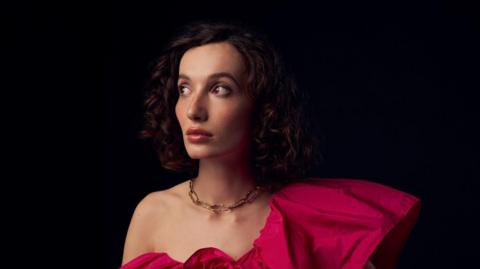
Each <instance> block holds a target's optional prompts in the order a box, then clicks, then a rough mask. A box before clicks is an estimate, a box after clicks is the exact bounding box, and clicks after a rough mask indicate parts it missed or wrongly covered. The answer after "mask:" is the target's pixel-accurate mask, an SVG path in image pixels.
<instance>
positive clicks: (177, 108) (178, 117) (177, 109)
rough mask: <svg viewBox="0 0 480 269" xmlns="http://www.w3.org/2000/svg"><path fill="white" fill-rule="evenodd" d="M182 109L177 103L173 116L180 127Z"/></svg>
mask: <svg viewBox="0 0 480 269" xmlns="http://www.w3.org/2000/svg"><path fill="white" fill-rule="evenodd" d="M182 111H183V110H182V107H181V105H180V104H179V103H177V104H176V105H175V116H176V117H177V120H178V122H179V123H180V126H182Z"/></svg>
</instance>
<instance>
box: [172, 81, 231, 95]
mask: <svg viewBox="0 0 480 269" xmlns="http://www.w3.org/2000/svg"><path fill="white" fill-rule="evenodd" d="M218 87H222V88H224V89H226V90H227V93H226V94H223V95H221V96H227V95H230V92H231V91H232V89H230V87H227V86H224V85H221V84H219V85H215V86H214V87H213V89H216V88H218ZM182 88H185V86H184V85H179V86H178V93H179V94H180V95H182Z"/></svg>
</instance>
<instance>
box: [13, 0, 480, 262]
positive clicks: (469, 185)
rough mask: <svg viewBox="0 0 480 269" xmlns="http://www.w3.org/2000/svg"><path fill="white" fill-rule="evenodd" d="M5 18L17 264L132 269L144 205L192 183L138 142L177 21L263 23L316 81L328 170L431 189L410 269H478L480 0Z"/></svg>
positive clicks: (104, 10) (51, 8) (158, 6)
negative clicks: (479, 4) (158, 65)
mask: <svg viewBox="0 0 480 269" xmlns="http://www.w3.org/2000/svg"><path fill="white" fill-rule="evenodd" d="M4 12H5V13H6V15H7V16H6V18H7V22H8V23H7V24H6V25H7V28H8V30H10V29H13V38H12V39H10V38H6V40H7V41H6V42H5V43H6V44H7V50H6V54H7V55H6V59H7V61H6V63H7V72H6V73H4V74H6V78H7V82H12V83H11V85H12V86H9V87H8V88H6V89H11V90H8V91H6V92H8V93H9V94H11V95H12V96H11V97H10V96H9V98H8V99H4V100H6V104H5V106H4V108H6V109H5V112H4V115H5V116H6V118H7V119H6V120H5V125H6V128H5V130H6V131H8V132H5V133H7V135H8V134H13V137H14V138H17V140H16V141H18V142H15V143H14V142H12V143H10V142H9V141H10V140H7V139H5V140H4V141H5V142H7V146H10V147H7V148H8V149H11V151H9V152H8V154H9V155H8V156H9V158H8V160H9V161H10V160H13V161H18V163H19V165H18V167H17V166H13V165H9V163H8V165H7V167H6V168H13V171H12V172H13V173H10V175H11V176H9V177H8V178H9V179H10V180H7V181H6V182H7V183H13V184H14V186H15V187H17V186H18V187H17V188H15V189H14V190H15V192H14V191H12V192H11V194H14V197H15V198H16V199H9V203H7V205H8V206H7V209H8V210H7V211H6V214H8V215H7V216H8V220H12V222H8V223H12V224H13V225H12V226H13V228H18V229H17V230H15V231H18V232H8V233H6V234H7V235H8V236H10V237H12V239H13V240H11V241H12V243H11V249H12V250H14V251H13V252H14V253H17V254H20V255H21V256H22V257H24V259H21V260H16V261H20V262H22V263H27V262H32V263H33V264H35V265H39V264H40V265H42V264H49V265H58V266H59V267H64V268H65V267H70V268H72V267H79V268H117V267H118V266H119V265H120V262H121V255H122V249H123V240H124V236H125V233H126V229H127V227H128V222H129V220H130V217H131V213H132V212H133V209H134V207H135V205H136V203H138V201H139V200H140V199H141V198H142V197H143V196H144V195H146V194H147V193H148V192H151V191H155V190H159V189H163V188H166V187H169V186H172V185H174V184H176V183H179V182H180V181H183V180H185V177H183V176H182V175H175V174H171V173H168V172H167V171H164V170H163V169H161V168H160V166H159V163H158V161H157V160H156V159H155V154H154V153H153V151H152V149H151V147H150V145H149V144H148V142H141V141H139V140H137V139H136V138H135V135H136V134H137V132H138V131H139V128H140V126H141V121H142V96H143V86H144V82H145V79H146V77H147V75H148V73H147V71H148V66H149V64H150V63H151V62H152V61H153V60H154V59H155V57H157V56H158V55H159V53H160V48H161V47H162V46H163V45H164V43H165V41H166V40H167V38H168V37H169V36H170V35H171V34H173V33H174V30H175V29H176V28H177V27H178V26H180V25H182V24H184V23H187V22H189V21H192V20H197V19H222V18H223V19H237V20H240V21H248V22H249V23H250V24H252V25H254V26H256V27H257V28H258V30H260V31H262V32H264V33H266V34H267V35H268V36H269V37H270V38H271V40H272V41H273V43H274V45H275V46H276V47H278V48H279V49H280V50H281V52H282V53H283V55H284V57H285V60H286V62H287V63H288V65H289V68H290V69H291V70H292V72H293V73H294V75H295V77H296V78H297V81H298V83H299V85H300V87H301V88H302V89H304V90H307V91H309V93H310V95H311V96H312V104H313V111H312V113H314V118H315V124H316V125H318V126H319V128H320V130H321V132H322V134H323V135H324V136H325V137H326V142H325V144H324V145H323V146H322V147H323V148H322V151H323V153H324V155H325V156H326V162H325V163H324V164H323V165H322V166H321V167H318V169H317V174H318V175H319V176H328V177H351V178H364V179H369V180H372V181H376V182H381V183H384V184H387V185H390V186H392V187H396V188H398V189H400V190H403V191H406V192H409V193H412V194H414V195H416V196H418V197H420V198H421V199H422V202H423V204H422V206H423V207H422V212H421V215H420V218H419V220H418V223H417V225H416V227H415V229H414V231H413V233H412V234H411V237H410V238H409V241H408V242H407V245H406V247H405V249H404V252H403V253H402V256H401V259H400V264H399V267H398V268H462V267H465V268H466V267H470V266H472V265H473V261H474V257H475V256H474V255H475V254H476V252H477V251H476V250H478V241H476V240H475V238H476V236H477V232H476V230H475V228H476V227H478V225H477V222H476V215H477V213H478V212H480V211H479V208H478V205H479V199H478V194H477V193H478V191H477V190H478V187H479V184H478V180H479V173H478V170H479V158H478V147H477V145H476V139H477V137H478V135H479V133H478V131H477V129H476V126H477V125H478V118H477V114H478V99H477V98H476V91H478V89H480V88H479V87H478V60H479V59H478V47H479V38H478V35H479V28H478V26H477V25H478V14H477V11H476V10H475V9H474V7H473V5H471V4H469V3H467V2H463V1H411V2H408V1H407V2H406V1H401V2H398V3H390V1H377V2H364V1H350V2H345V1H342V2H335V3H331V2H327V3H323V2H322V3H315V4H313V3H309V2H307V1H305V2H302V1H290V2H281V3H280V2H275V3H272V4H267V3H264V4H261V5H260V4H259V1H251V2H247V1H241V2H240V1H239V2H232V3H230V2H220V1H219V2H197V3H187V2H179V3H178V4H174V3H172V2H160V1H155V2H152V3H140V2H130V3H120V2H112V3H107V2H104V3H100V2H97V3H87V2H68V3H53V2H41V3H40V2H39V3H32V2H22V3H18V4H16V5H15V6H14V7H11V8H10V7H9V8H7V9H5V10H4ZM12 15H13V16H12ZM475 16H477V17H475ZM9 33H10V32H9V31H7V34H9ZM12 40H13V42H11V41H12ZM10 45H11V46H10ZM11 71H13V72H11ZM5 189H6V190H7V193H6V194H10V193H9V191H8V190H10V188H8V189H7V188H5ZM8 231H10V230H8Z"/></svg>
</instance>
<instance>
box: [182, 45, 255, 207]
mask: <svg viewBox="0 0 480 269" xmlns="http://www.w3.org/2000/svg"><path fill="white" fill-rule="evenodd" d="M245 71H246V68H245V64H244V60H243V57H242V55H241V54H240V53H239V52H238V51H237V50H236V49H235V47H234V46H232V45H231V44H229V43H227V42H221V43H212V44H207V45H203V46H199V47H195V48H191V49H190V50H188V51H187V52H186V53H185V54H184V55H183V57H182V59H181V61H180V66H179V74H180V76H179V77H180V78H179V81H178V85H179V92H180V97H179V98H178V101H177V104H176V107H175V112H176V116H177V119H178V121H179V124H180V126H181V129H182V133H183V137H184V143H185V148H186V150H187V152H188V154H189V156H190V157H191V158H192V159H199V173H198V177H197V178H195V185H194V189H195V191H196V192H197V194H198V195H199V197H201V198H200V199H201V200H203V201H205V202H208V203H211V204H213V203H223V204H233V203H234V202H235V201H237V200H239V199H241V198H243V197H244V196H245V194H246V193H247V192H248V191H250V190H251V189H253V187H254V177H253V174H252V171H251V167H250V165H249V151H250V145H251V138H252V133H251V131H252V126H251V125H252V122H251V113H252V111H253V102H252V100H250V99H249V98H248V97H247V96H246V95H245V93H244V88H245V80H246V72H245ZM219 72H226V73H229V74H231V75H232V76H233V77H234V80H232V79H230V78H227V77H221V78H211V77H210V76H211V75H212V74H215V73H219ZM235 81H236V82H237V83H235ZM190 127H199V128H202V129H204V130H207V131H208V132H210V133H212V134H213V137H211V139H210V141H209V142H208V143H203V144H195V143H191V142H189V141H188V139H187V136H186V131H187V129H188V128H190Z"/></svg>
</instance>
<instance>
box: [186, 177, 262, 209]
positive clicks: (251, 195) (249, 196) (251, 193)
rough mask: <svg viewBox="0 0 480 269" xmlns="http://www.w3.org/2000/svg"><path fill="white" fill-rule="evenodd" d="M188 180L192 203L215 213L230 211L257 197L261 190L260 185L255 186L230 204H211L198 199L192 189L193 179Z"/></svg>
mask: <svg viewBox="0 0 480 269" xmlns="http://www.w3.org/2000/svg"><path fill="white" fill-rule="evenodd" d="M189 181H190V191H189V192H188V195H189V196H190V198H191V199H192V201H193V203H194V204H196V205H199V206H201V207H204V208H206V209H208V210H210V211H212V212H214V213H216V214H218V213H220V212H222V211H231V210H233V209H234V208H237V207H239V206H242V205H244V204H245V203H251V202H252V201H253V200H255V198H257V196H258V195H259V194H260V191H262V190H263V188H262V187H260V186H256V187H255V188H254V189H253V190H251V191H249V192H248V193H247V195H245V197H243V198H242V199H240V200H238V201H237V202H236V203H234V204H233V205H231V206H225V205H224V204H213V205H212V204H209V203H206V202H204V201H200V199H198V195H197V193H196V192H195V191H194V190H193V180H191V179H190V180H189Z"/></svg>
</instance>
